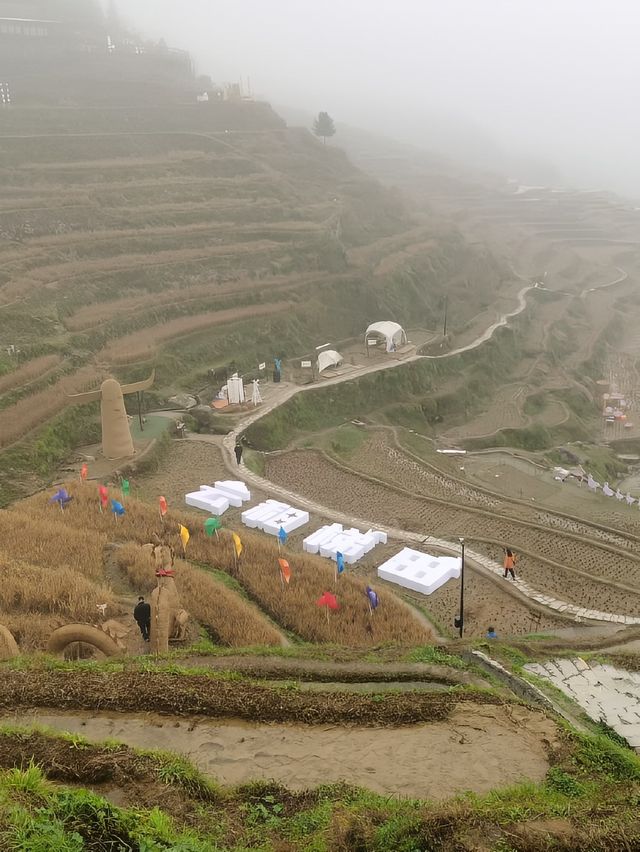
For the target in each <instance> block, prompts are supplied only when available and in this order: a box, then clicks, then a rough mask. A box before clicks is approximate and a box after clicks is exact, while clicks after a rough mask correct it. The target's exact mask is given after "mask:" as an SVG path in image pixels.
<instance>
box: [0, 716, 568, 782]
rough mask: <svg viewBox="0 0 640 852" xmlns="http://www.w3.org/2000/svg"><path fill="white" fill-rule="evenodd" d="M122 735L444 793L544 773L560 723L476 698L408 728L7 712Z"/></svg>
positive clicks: (221, 759) (236, 767)
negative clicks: (440, 718) (438, 717)
mask: <svg viewBox="0 0 640 852" xmlns="http://www.w3.org/2000/svg"><path fill="white" fill-rule="evenodd" d="M0 721H1V722H3V723H5V724H7V723H8V724H11V725H16V724H21V725H24V724H25V723H27V724H29V723H37V724H39V725H45V726H47V727H48V728H53V729H54V730H58V731H67V732H71V733H74V734H82V735H83V736H84V737H87V738H88V739H89V740H90V741H94V742H95V741H104V740H105V739H109V740H117V741H118V742H122V743H125V744H126V745H128V746H130V747H134V748H143V749H161V750H163V751H168V750H170V751H172V752H174V753H178V754H180V755H182V756H184V757H187V758H189V760H191V761H192V762H193V763H194V764H195V765H196V766H197V767H198V768H199V769H200V770H201V771H203V772H205V773H206V774H207V775H210V776H213V777H215V778H216V779H217V780H218V781H219V782H221V783H223V784H225V785H227V784H233V785H236V784H242V783H246V782H249V781H253V780H256V779H265V780H275V781H277V782H279V783H281V784H286V786H287V787H288V788H289V789H291V790H294V791H301V790H305V789H309V788H312V787H317V786H318V785H320V784H333V783H336V782H339V781H345V782H346V783H348V784H355V785H359V786H364V787H367V788H368V789H370V790H372V791H373V792H375V793H380V794H382V795H388V796H392V795H396V796H397V795H399V796H410V797H412V798H423V799H444V798H447V797H448V796H452V795H454V794H456V793H460V792H463V791H466V790H471V791H473V792H475V793H479V794H482V793H488V792H489V791H490V790H491V789H494V788H496V787H501V786H505V785H509V784H517V783H519V782H521V781H524V780H530V781H540V780H542V779H543V778H544V776H545V774H546V772H547V770H548V768H549V762H548V749H549V748H552V747H553V746H554V744H555V743H556V741H557V737H558V732H557V728H556V726H555V723H554V722H552V721H551V720H550V719H548V718H546V717H545V716H544V714H542V713H540V712H537V711H532V710H529V709H527V708H525V707H518V706H513V707H496V706H491V705H483V704H475V705H473V706H470V705H469V706H461V707H457V708H455V709H454V710H453V712H452V713H451V715H450V716H449V718H447V719H446V720H443V721H440V722H434V723H431V724H428V725H417V726H415V725H414V726H410V727H403V728H376V729H371V728H355V727H351V726H345V727H343V726H339V725H331V726H330V727H327V726H325V725H313V726H304V725H294V724H290V725H276V724H270V725H260V724H256V723H247V722H241V721H234V720H229V721H226V722H222V723H221V722H214V721H211V720H208V719H191V720H190V721H189V722H188V723H186V722H185V721H184V719H180V718H178V717H164V716H163V717H161V716H154V715H153V714H148V713H146V714H144V715H143V716H130V715H121V714H118V715H112V714H104V713H100V714H97V713H85V714H73V715H71V714H64V715H60V714H48V713H42V711H33V712H30V713H27V714H10V715H5V716H4V717H1V718H0Z"/></svg>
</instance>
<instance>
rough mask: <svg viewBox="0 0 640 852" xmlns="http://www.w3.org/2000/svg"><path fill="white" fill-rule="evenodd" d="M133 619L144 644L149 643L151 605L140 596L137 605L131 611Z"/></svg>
mask: <svg viewBox="0 0 640 852" xmlns="http://www.w3.org/2000/svg"><path fill="white" fill-rule="evenodd" d="M133 617H134V618H135V620H136V621H137V623H138V627H139V628H140V633H142V638H143V639H144V641H145V642H148V641H149V630H150V629H151V604H148V603H147V602H146V601H145V599H144V598H143V597H142V595H140V597H139V598H138V603H137V604H136V607H135V609H134V610H133Z"/></svg>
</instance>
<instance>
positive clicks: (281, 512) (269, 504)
mask: <svg viewBox="0 0 640 852" xmlns="http://www.w3.org/2000/svg"><path fill="white" fill-rule="evenodd" d="M241 518H242V523H243V524H244V525H245V526H247V527H250V528H251V529H260V530H262V531H263V532H266V533H268V534H269V535H278V533H279V532H280V527H282V528H283V529H284V531H285V532H286V533H287V535H288V534H289V533H292V532H294V530H297V529H299V528H300V527H303V526H304V525H305V524H308V523H309V513H308V512H305V511H304V510H303V509H295V508H294V507H293V506H289V505H288V503H280V502H278V501H277V500H265V502H264V503H260V504H259V505H258V506H254V507H253V508H252V509H247V510H246V511H244V512H243V513H242V515H241Z"/></svg>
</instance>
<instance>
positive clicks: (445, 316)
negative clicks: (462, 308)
mask: <svg viewBox="0 0 640 852" xmlns="http://www.w3.org/2000/svg"><path fill="white" fill-rule="evenodd" d="M448 311H449V294H448V293H445V296H444V325H443V328H442V336H443V337H446V336H447V313H448Z"/></svg>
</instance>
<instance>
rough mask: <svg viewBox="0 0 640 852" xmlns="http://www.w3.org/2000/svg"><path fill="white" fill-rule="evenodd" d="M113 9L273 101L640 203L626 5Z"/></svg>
mask: <svg viewBox="0 0 640 852" xmlns="http://www.w3.org/2000/svg"><path fill="white" fill-rule="evenodd" d="M120 9H121V12H122V13H124V17H125V18H126V20H127V21H128V22H129V23H131V24H132V25H134V26H135V27H136V28H137V29H139V30H141V31H142V32H144V33H146V34H148V35H149V36H150V37H160V36H164V37H165V39H166V40H167V42H168V43H169V44H171V45H174V46H176V47H184V48H187V49H189V50H190V51H191V52H192V53H193V55H194V57H195V58H196V61H197V64H198V68H199V70H200V71H202V72H203V73H209V74H211V76H212V77H213V79H214V80H215V81H217V82H225V81H235V80H238V79H239V78H244V79H245V80H246V78H247V77H250V78H251V83H252V87H253V89H254V91H255V92H256V93H258V94H260V95H261V96H264V97H265V98H266V99H268V100H271V101H272V102H274V103H279V104H289V105H291V106H293V107H298V108H301V109H305V110H307V111H308V112H318V111H319V110H321V109H324V110H327V111H328V112H329V113H331V115H332V116H333V117H334V118H335V119H336V120H338V121H341V122H345V123H347V124H353V125H358V126H361V127H365V128H368V129H373V130H375V129H378V130H380V131H381V132H382V133H384V134H385V135H390V136H396V137H398V138H404V139H407V140H409V141H412V142H421V143H422V144H423V145H424V146H425V147H427V148H430V147H431V148H433V147H435V148H440V149H442V148H447V147H448V148H449V149H450V151H455V152H456V153H457V154H460V155H463V153H462V152H464V151H465V150H468V151H470V153H469V156H470V157H474V156H475V157H476V159H479V160H480V161H481V160H482V156H484V152H486V151H489V155H488V156H490V158H491V157H493V160H494V161H495V158H496V157H498V156H500V157H502V158H503V161H504V170H505V172H509V171H510V170H513V169H514V168H517V166H514V161H515V160H517V159H518V158H519V157H520V156H522V155H523V156H525V157H527V158H532V159H536V160H543V161H549V162H551V163H552V164H553V165H554V166H555V167H557V168H558V169H559V170H560V172H561V173H562V174H563V175H566V177H567V180H569V181H572V182H574V183H580V184H581V185H583V186H589V187H610V188H612V189H615V190H617V191H619V192H623V193H628V194H634V195H637V196H640V161H639V154H638V152H639V151H640V115H639V113H638V108H637V89H638V81H640V51H639V50H638V46H637V41H638V27H639V25H640V4H639V3H638V0H608V2H605V0H393V2H391V0H315V2H312V1H311V0H120ZM125 10H126V11H125ZM476 134H477V136H476ZM452 137H456V139H452ZM489 140H491V141H492V142H493V143H495V145H496V146H497V147H498V148H499V152H498V151H497V150H492V146H491V142H490V141H489ZM465 146H466V148H465ZM478 152H482V153H480V154H479V153H478ZM494 161H492V163H491V164H492V165H493V164H494ZM514 176H518V175H514Z"/></svg>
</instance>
